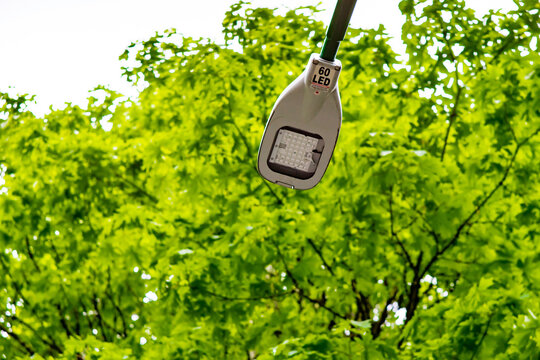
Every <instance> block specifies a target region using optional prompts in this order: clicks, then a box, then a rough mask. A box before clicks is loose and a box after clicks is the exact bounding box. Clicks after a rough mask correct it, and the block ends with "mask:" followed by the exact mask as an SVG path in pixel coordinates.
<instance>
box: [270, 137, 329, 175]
mask: <svg viewBox="0 0 540 360" xmlns="http://www.w3.org/2000/svg"><path fill="white" fill-rule="evenodd" d="M318 142H319V139H317V138H314V137H311V136H307V135H304V134H300V133H297V132H294V131H290V130H285V129H280V130H279V132H278V135H277V137H276V141H275V143H274V148H273V149H272V153H271V154H270V162H271V163H275V164H278V165H283V166H286V167H289V168H293V169H296V170H301V171H305V172H308V171H309V172H311V171H314V169H313V166H316V165H317V163H316V162H315V161H314V159H313V150H315V149H316V148H317V144H318ZM310 167H311V169H310Z"/></svg>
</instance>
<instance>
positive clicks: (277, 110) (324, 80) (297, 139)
mask: <svg viewBox="0 0 540 360" xmlns="http://www.w3.org/2000/svg"><path fill="white" fill-rule="evenodd" d="M340 73H341V63H340V62H339V60H336V59H335V60H333V61H328V60H324V59H322V58H321V57H320V56H319V55H316V54H313V55H311V58H310V60H309V63H308V65H307V66H306V69H305V71H304V72H303V73H302V74H301V75H300V76H299V77H298V78H297V79H296V80H295V81H293V83H291V84H290V85H289V86H288V87H287V89H285V91H284V92H283V93H282V94H281V96H280V97H279V98H278V100H277V102H276V104H275V105H274V108H273V109H272V114H271V115H270V119H269V120H268V123H267V124H266V128H265V130H264V135H263V138H262V141H261V145H260V148H259V158H258V170H259V173H260V174H261V176H262V177H264V178H265V179H267V180H269V181H271V182H273V183H276V184H279V185H283V186H286V187H289V188H293V189H299V190H305V189H310V188H312V187H314V186H315V185H316V184H317V183H318V182H319V181H320V180H321V178H322V176H323V175H324V173H325V171H326V168H327V167H328V163H329V162H330V159H331V157H332V153H333V151H334V147H335V145H336V141H337V138H338V135H339V129H340V127H341V101H340V98H339V90H338V77H339V74H340Z"/></svg>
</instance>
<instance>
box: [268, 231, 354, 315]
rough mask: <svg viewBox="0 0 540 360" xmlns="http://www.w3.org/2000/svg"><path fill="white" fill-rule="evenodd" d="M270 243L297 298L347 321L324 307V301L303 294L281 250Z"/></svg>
mask: <svg viewBox="0 0 540 360" xmlns="http://www.w3.org/2000/svg"><path fill="white" fill-rule="evenodd" d="M270 241H271V242H272V243H273V244H274V247H275V248H276V251H277V253H278V256H279V258H280V260H281V262H282V263H283V266H284V267H285V272H286V273H287V276H288V277H289V278H290V279H291V281H292V282H293V284H294V286H295V288H296V290H297V291H296V292H297V294H298V296H300V298H303V299H306V300H308V301H309V302H311V303H312V304H317V305H319V306H320V307H321V308H323V309H325V310H326V311H328V312H330V313H332V314H333V315H334V316H336V317H338V318H340V319H347V317H346V316H344V315H341V314H339V313H338V312H337V311H335V310H334V309H332V308H330V307H328V306H326V304H325V303H326V301H325V300H324V299H321V300H317V299H313V298H311V297H309V296H308V295H306V294H305V292H304V290H303V289H302V288H301V287H300V283H299V282H298V280H297V279H296V277H295V276H294V275H293V274H292V272H291V270H290V269H289V266H288V265H287V262H286V261H285V257H284V256H283V254H282V252H281V250H280V249H279V245H278V244H277V243H276V242H275V241H274V240H272V239H271V240H270Z"/></svg>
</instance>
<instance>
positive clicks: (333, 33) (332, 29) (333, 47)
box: [321, 0, 356, 61]
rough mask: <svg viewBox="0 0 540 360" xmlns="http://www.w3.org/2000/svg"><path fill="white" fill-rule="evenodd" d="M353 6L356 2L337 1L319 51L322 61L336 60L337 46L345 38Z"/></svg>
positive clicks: (349, 0)
mask: <svg viewBox="0 0 540 360" xmlns="http://www.w3.org/2000/svg"><path fill="white" fill-rule="evenodd" d="M355 5H356V0H338V2H337V5H336V9H335V10H334V15H333V16H332V21H331V22H330V26H329V27H328V31H327V32H326V39H324V44H323V47H322V50H321V58H323V59H324V60H328V61H334V60H335V59H336V54H337V51H338V49H339V44H340V43H341V41H342V40H343V39H344V38H345V33H346V32H347V27H348V26H349V21H350V20H351V16H352V13H353V11H354V6H355Z"/></svg>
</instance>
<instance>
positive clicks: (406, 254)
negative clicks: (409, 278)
mask: <svg viewBox="0 0 540 360" xmlns="http://www.w3.org/2000/svg"><path fill="white" fill-rule="evenodd" d="M392 203H393V195H392V188H390V196H389V197H388V204H389V212H390V233H391V234H392V238H394V239H395V240H396V242H397V243H398V245H399V247H400V248H401V251H402V253H403V256H405V260H406V261H407V263H408V264H409V266H410V267H411V268H413V269H414V264H413V262H412V260H411V256H410V255H409V253H408V252H407V250H406V249H405V246H404V245H403V243H402V242H401V240H399V237H398V235H397V233H396V231H395V230H394V210H393V209H392Z"/></svg>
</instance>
